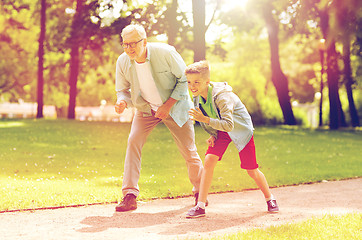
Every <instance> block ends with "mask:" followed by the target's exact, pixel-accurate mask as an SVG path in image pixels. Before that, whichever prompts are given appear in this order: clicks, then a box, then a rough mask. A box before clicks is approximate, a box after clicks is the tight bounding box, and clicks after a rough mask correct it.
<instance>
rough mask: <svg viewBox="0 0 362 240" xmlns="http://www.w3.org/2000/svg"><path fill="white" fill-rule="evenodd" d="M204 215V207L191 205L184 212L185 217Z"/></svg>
mask: <svg viewBox="0 0 362 240" xmlns="http://www.w3.org/2000/svg"><path fill="white" fill-rule="evenodd" d="M199 217H205V209H203V208H200V207H193V208H191V209H190V210H189V212H188V213H187V214H186V218H199Z"/></svg>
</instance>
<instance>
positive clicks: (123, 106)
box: [114, 101, 127, 114]
mask: <svg viewBox="0 0 362 240" xmlns="http://www.w3.org/2000/svg"><path fill="white" fill-rule="evenodd" d="M126 107H127V103H126V101H121V102H120V103H119V104H116V105H115V106H114V109H115V111H116V113H118V114H121V113H123V111H124V110H125V109H126Z"/></svg>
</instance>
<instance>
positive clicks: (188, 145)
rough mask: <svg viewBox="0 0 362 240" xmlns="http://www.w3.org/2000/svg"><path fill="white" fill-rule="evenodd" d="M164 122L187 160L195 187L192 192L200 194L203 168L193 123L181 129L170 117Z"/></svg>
mask: <svg viewBox="0 0 362 240" xmlns="http://www.w3.org/2000/svg"><path fill="white" fill-rule="evenodd" d="M163 122H164V123H165V125H166V126H167V128H168V129H169V130H170V132H171V134H172V136H173V138H174V140H175V143H176V144H177V147H178V149H179V150H180V152H181V155H182V156H183V158H184V159H185V160H186V166H187V171H188V174H189V179H190V182H191V184H192V185H193V186H194V187H193V189H192V191H193V192H194V193H196V192H199V188H200V180H201V174H202V169H203V166H202V161H201V159H200V156H199V154H198V153H197V149H196V145H195V131H194V126H193V124H192V121H191V120H188V121H187V122H186V123H185V124H184V125H183V126H182V127H180V126H178V125H177V123H175V121H174V120H173V119H172V118H171V117H170V116H168V117H167V119H165V120H163Z"/></svg>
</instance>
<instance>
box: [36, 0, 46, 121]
mask: <svg viewBox="0 0 362 240" xmlns="http://www.w3.org/2000/svg"><path fill="white" fill-rule="evenodd" d="M45 21H46V0H41V10H40V36H39V49H38V89H37V90H38V92H37V103H38V107H37V114H36V118H43V105H44V101H43V99H44V75H43V73H44V40H45V30H46V26H45Z"/></svg>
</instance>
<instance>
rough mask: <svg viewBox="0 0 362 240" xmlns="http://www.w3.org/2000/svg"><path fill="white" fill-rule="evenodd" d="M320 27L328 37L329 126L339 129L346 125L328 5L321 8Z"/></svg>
mask: <svg viewBox="0 0 362 240" xmlns="http://www.w3.org/2000/svg"><path fill="white" fill-rule="evenodd" d="M319 17H320V27H321V31H322V34H323V37H324V39H326V53H327V84H328V97H329V108H330V110H329V127H330V129H338V128H339V127H340V126H345V125H346V123H345V118H344V113H343V110H342V105H341V100H340V98H339V92H338V90H339V69H338V62H337V52H336V47H335V38H334V36H333V35H332V34H330V22H329V15H328V6H325V7H324V8H321V9H319Z"/></svg>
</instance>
